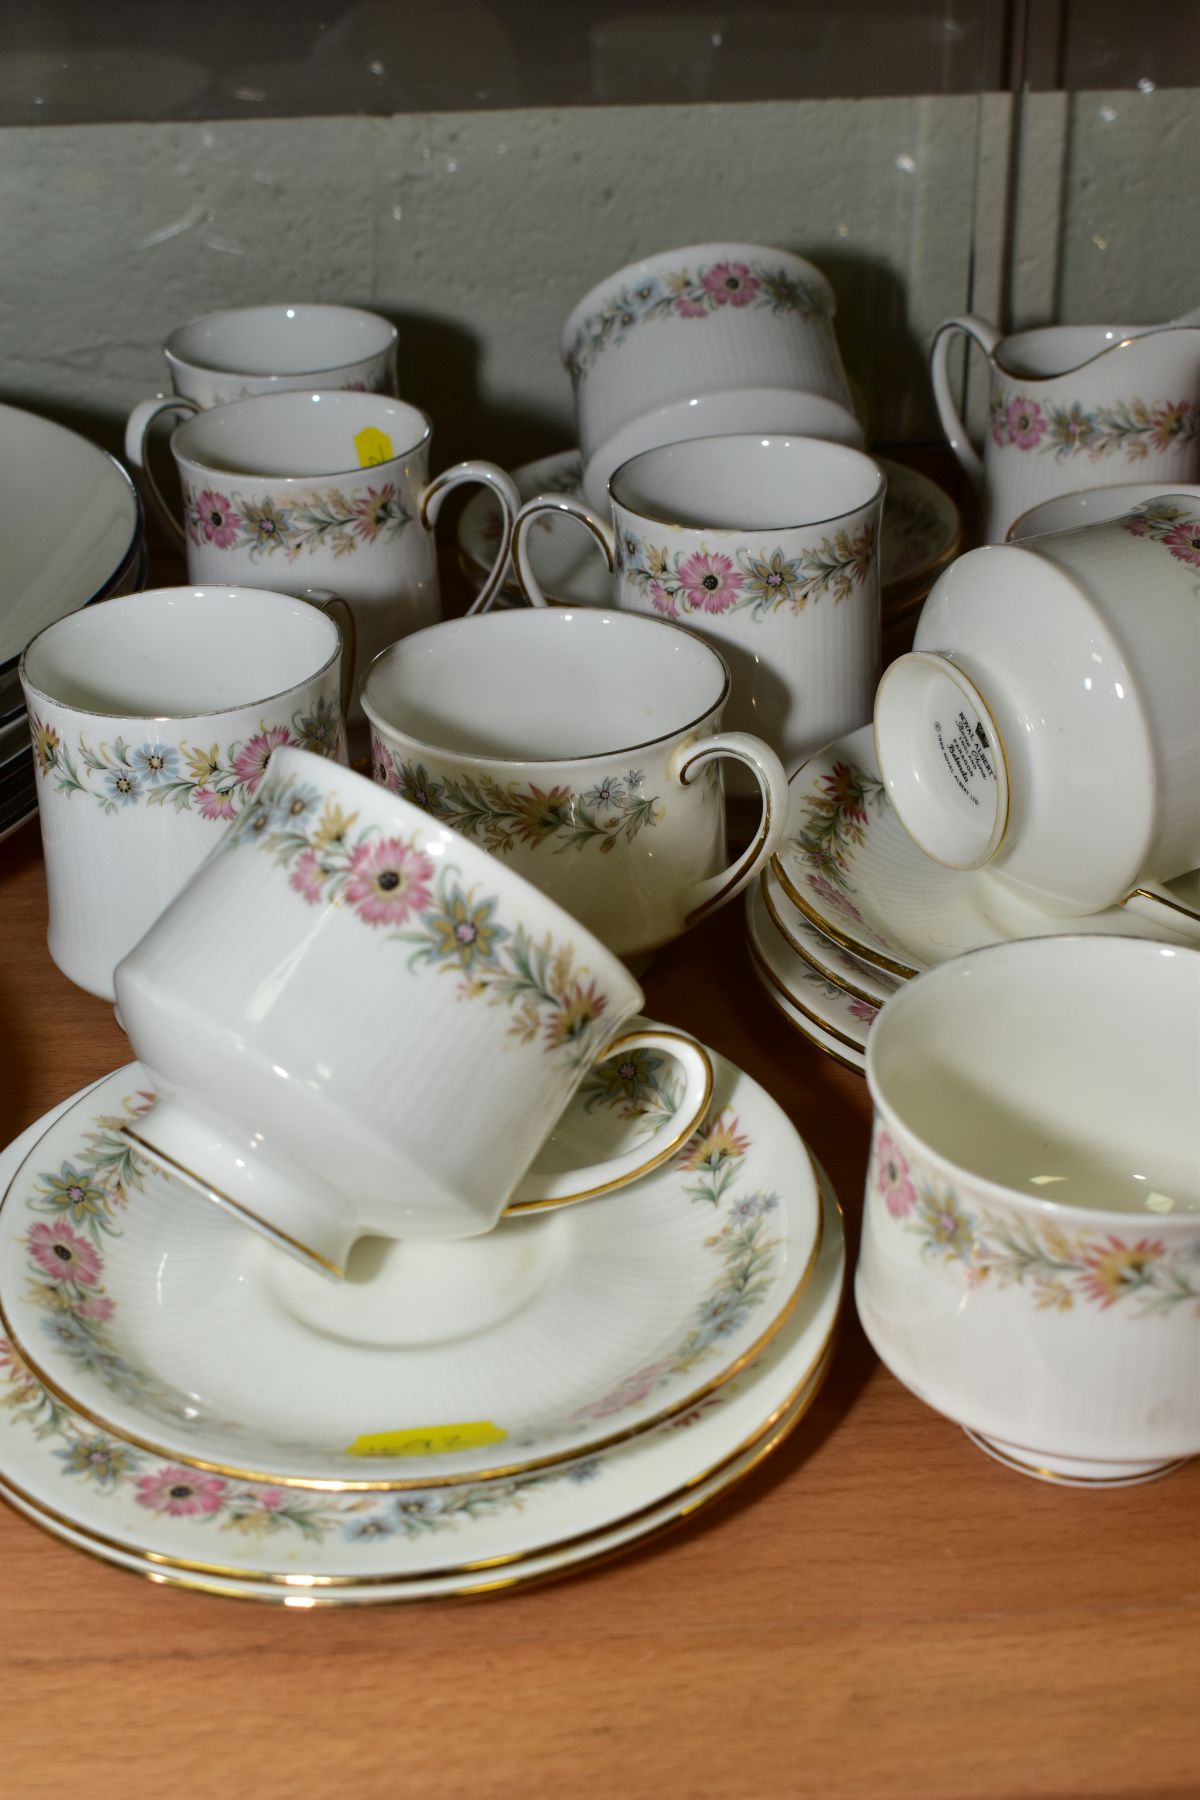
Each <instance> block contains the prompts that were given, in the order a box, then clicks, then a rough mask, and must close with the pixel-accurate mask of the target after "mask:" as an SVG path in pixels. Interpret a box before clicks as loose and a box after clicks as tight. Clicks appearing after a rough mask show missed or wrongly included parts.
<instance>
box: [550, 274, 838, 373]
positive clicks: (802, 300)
mask: <svg viewBox="0 0 1200 1800" xmlns="http://www.w3.org/2000/svg"><path fill="white" fill-rule="evenodd" d="M744 306H751V307H760V308H761V307H765V308H768V309H769V310H770V311H771V312H773V313H775V314H783V313H797V314H799V316H800V317H801V318H802V319H808V318H811V317H813V315H814V314H823V313H825V312H827V311H828V302H827V300H826V298H825V295H824V294H823V292H822V291H821V290H820V289H819V288H818V287H816V286H814V285H813V284H812V283H811V282H809V281H806V280H805V279H804V277H803V276H800V275H795V274H792V273H790V272H789V271H788V270H787V269H786V268H783V267H780V268H771V267H769V266H768V265H767V264H765V263H759V262H755V263H744V262H737V261H735V260H733V259H732V258H725V259H722V261H720V262H715V263H709V264H708V266H707V267H706V268H702V269H697V270H694V271H693V270H690V269H679V270H677V271H675V272H673V273H671V274H668V275H662V276H658V275H651V276H647V278H646V280H645V281H642V282H639V283H638V284H637V285H636V286H632V287H624V288H622V289H621V290H620V291H619V292H618V293H616V294H614V295H613V296H612V298H611V299H610V300H607V301H606V302H605V303H604V305H603V306H602V307H600V309H599V310H598V311H596V312H594V313H589V314H588V316H587V318H585V319H584V320H583V322H582V324H581V325H580V327H579V329H578V331H577V332H576V333H575V336H574V338H573V339H572V342H571V344H570V347H569V348H568V350H567V351H566V353H565V355H564V357H563V361H564V362H565V363H566V366H567V369H568V371H569V372H570V376H571V379H572V381H573V382H575V383H576V385H578V383H579V380H580V378H581V377H582V376H583V375H584V374H585V372H586V371H587V370H588V369H589V368H590V367H591V366H592V364H593V363H594V362H595V361H596V359H597V357H599V356H600V355H602V354H603V352H604V351H605V350H608V349H610V348H611V347H612V345H614V344H621V343H623V342H624V341H625V339H626V337H627V336H628V335H629V333H630V332H631V331H632V330H634V329H635V327H637V326H639V325H644V324H646V323H647V322H648V321H650V320H654V319H705V318H711V317H712V315H713V314H714V313H717V312H722V311H724V310H725V309H726V308H727V307H734V308H737V309H740V308H741V307H744Z"/></svg>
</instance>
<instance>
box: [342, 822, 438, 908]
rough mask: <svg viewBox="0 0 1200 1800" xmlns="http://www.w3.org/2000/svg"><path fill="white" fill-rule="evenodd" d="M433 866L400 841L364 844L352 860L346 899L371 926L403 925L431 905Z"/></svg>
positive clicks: (427, 859) (419, 852)
mask: <svg viewBox="0 0 1200 1800" xmlns="http://www.w3.org/2000/svg"><path fill="white" fill-rule="evenodd" d="M432 881H433V864H432V862H431V861H430V859H429V858H428V857H427V856H426V855H425V853H424V851H422V850H418V849H417V848H416V846H415V845H414V844H406V843H404V842H403V841H402V839H400V838H382V839H381V840H380V841H379V842H378V843H375V844H362V845H360V847H359V848H358V849H357V850H356V851H355V852H354V855H353V856H352V857H351V859H350V876H349V879H348V881H347V882H346V898H347V900H349V902H350V904H351V905H352V906H354V907H357V909H358V916H359V918H360V919H365V920H366V921H367V923H368V925H403V924H404V922H405V920H406V919H408V917H409V916H410V914H412V913H414V912H420V911H421V910H422V909H423V908H424V907H426V906H428V905H429V897H430V884H431V882H432Z"/></svg>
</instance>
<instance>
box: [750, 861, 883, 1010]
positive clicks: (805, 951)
mask: <svg viewBox="0 0 1200 1800" xmlns="http://www.w3.org/2000/svg"><path fill="white" fill-rule="evenodd" d="M762 895H763V903H764V904H765V906H766V909H767V911H768V913H769V914H770V915H771V919H772V921H773V923H774V926H775V929H776V931H777V932H778V933H779V935H780V937H781V938H782V939H783V940H784V942H785V943H786V944H787V945H788V946H789V947H790V948H791V949H792V950H794V951H795V953H796V955H797V956H798V957H800V958H801V959H802V960H803V961H804V962H806V963H808V964H809V965H810V966H811V967H812V968H813V969H815V970H816V972H817V974H818V975H823V976H825V977H826V979H827V980H829V981H832V982H833V983H834V984H835V986H837V987H840V988H844V989H845V990H846V992H847V993H848V994H853V995H854V997H855V998H856V999H858V1000H866V1001H868V1002H869V1003H870V1005H872V1006H875V1007H880V1006H882V1005H883V1004H884V1003H885V1001H887V1000H889V999H890V998H891V996H892V995H893V994H894V993H895V992H896V989H897V988H898V987H899V986H900V982H899V979H898V977H896V976H894V975H885V974H884V972H883V970H882V969H877V968H875V967H874V966H873V964H871V963H869V962H864V961H863V959H862V957H860V956H851V954H850V952H849V951H848V950H843V949H842V946H841V945H840V944H835V943H834V941H833V939H832V938H827V937H826V936H825V933H824V932H823V931H818V930H817V928H816V926H815V925H812V924H810V922H809V921H808V920H807V919H806V918H805V916H804V914H803V913H802V912H801V911H800V908H799V907H798V906H796V905H795V904H794V903H793V902H792V901H791V900H789V899H788V897H787V895H786V894H785V893H784V891H783V889H782V888H781V887H780V885H779V882H778V880H777V878H776V876H775V875H774V873H773V872H772V871H771V870H770V869H768V870H766V872H765V873H764V875H763V877H762Z"/></svg>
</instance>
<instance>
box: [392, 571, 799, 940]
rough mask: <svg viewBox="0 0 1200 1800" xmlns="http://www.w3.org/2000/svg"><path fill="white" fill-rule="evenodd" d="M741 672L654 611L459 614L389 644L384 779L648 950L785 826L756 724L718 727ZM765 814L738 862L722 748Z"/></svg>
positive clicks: (721, 889)
mask: <svg viewBox="0 0 1200 1800" xmlns="http://www.w3.org/2000/svg"><path fill="white" fill-rule="evenodd" d="M728 694H729V671H728V669H727V668H726V666H725V663H724V661H723V660H722V658H721V657H720V656H719V655H717V653H716V652H715V651H714V650H712V649H710V648H709V646H708V645H707V644H704V643H702V642H701V640H700V639H699V638H697V637H693V636H692V634H691V633H690V632H685V631H680V630H678V629H677V628H675V627H672V626H669V625H664V624H662V623H660V622H659V621H657V620H650V619H637V618H632V617H630V616H629V615H628V614H625V613H610V612H602V611H599V610H593V609H591V608H587V607H585V608H583V609H582V610H575V609H573V608H572V609H567V608H560V607H554V608H546V609H539V610H536V611H528V610H522V611H515V612H506V613H495V614H492V615H491V616H490V617H488V618H483V619H461V620H452V621H449V622H447V623H446V624H444V625H435V626H433V627H432V628H431V629H430V630H429V631H421V632H416V633H414V634H413V636H412V637H408V638H405V639H403V640H402V641H401V642H400V643H398V644H393V645H392V647H391V649H390V650H385V651H384V653H383V655H382V656H380V657H377V658H376V660H375V662H374V664H373V665H372V667H371V669H370V672H369V673H368V676H367V680H366V683H365V685H364V688H363V704H364V707H365V709H366V713H367V717H368V718H369V719H370V721H371V731H372V736H371V754H372V765H373V770H374V775H375V779H376V781H379V782H382V783H383V785H384V786H385V787H388V788H390V789H391V790H392V791H393V793H398V794H401V795H403V797H404V798H405V799H406V800H409V801H411V802H413V803H414V804H415V805H417V806H420V807H423V808H424V809H425V811H426V812H429V813H432V814H433V816H434V817H435V818H438V819H444V820H445V821H446V823H447V824H450V825H453V826H454V827H455V828H456V829H457V830H458V831H461V832H463V833H464V834H465V835H466V836H468V837H470V838H471V839H472V840H473V841H474V842H475V843H477V844H481V845H482V846H483V848H484V849H485V850H490V851H491V852H492V853H493V854H494V855H495V856H498V857H500V858H501V859H502V860H503V861H505V862H506V863H508V864H509V865H510V866H511V867H512V868H514V869H519V870H520V872H521V874H522V875H524V876H525V877H526V879H527V880H529V881H532V882H534V883H535V884H536V885H537V886H538V887H540V888H541V889H542V890H543V891H544V892H545V893H547V894H550V895H552V896H553V897H554V899H555V900H557V901H558V903H559V905H560V906H563V907H565V908H566V910H567V911H568V912H570V913H571V914H573V915H574V917H575V918H577V919H579V920H580V921H581V922H582V923H583V924H584V925H586V926H587V927H588V929H589V930H590V931H594V932H595V934H596V936H597V937H598V938H600V939H601V941H602V942H603V943H605V944H607V945H608V947H609V949H610V950H613V951H615V952H616V954H617V955H618V956H622V957H625V958H626V959H627V960H629V961H631V962H638V961H641V960H643V959H644V958H645V957H646V956H648V955H649V954H650V953H651V952H652V951H654V950H655V949H657V947H658V946H659V945H660V944H665V943H667V942H668V941H669V940H670V939H672V938H676V937H678V936H679V935H680V933H681V932H683V931H685V930H687V929H688V927H689V926H691V925H694V924H697V923H698V922H699V921H700V920H701V919H704V918H707V916H708V915H709V914H710V913H711V912H713V911H715V909H716V908H717V907H719V906H723V905H724V904H725V902H726V901H728V900H732V898H733V896H734V895H735V894H737V893H740V892H741V890H742V889H743V888H744V887H745V885H746V883H747V882H748V881H749V880H750V879H751V877H752V876H754V875H755V874H756V873H757V872H758V870H759V869H760V868H761V867H762V866H763V865H764V864H765V862H766V860H767V858H768V857H770V856H771V855H772V854H773V852H774V850H775V848H776V846H777V845H778V843H779V841H780V838H781V836H782V832H783V826H784V822H785V819H786V815H787V799H788V796H787V781H786V778H785V776H784V772H783V768H782V766H781V764H780V762H779V759H778V758H777V757H776V756H775V754H774V752H773V751H772V750H770V749H769V748H768V747H767V745H766V744H764V743H763V742H762V740H761V738H756V737H751V736H749V735H748V734H746V733H743V732H728V731H722V730H721V729H720V726H721V720H722V713H723V709H724V707H725V705H726V701H727V698H728ZM722 758H732V759H733V760H734V761H736V762H738V763H740V764H741V765H742V766H743V767H745V768H748V769H749V770H750V772H751V774H752V775H753V777H754V779H755V781H756V783H757V785H758V791H759V792H760V794H761V797H762V822H761V825H760V827H759V829H758V831H757V833H756V834H755V837H754V842H753V843H752V845H751V847H750V849H749V850H748V851H747V852H746V853H745V854H744V855H743V856H742V857H741V858H739V860H738V861H737V862H735V863H734V864H733V865H732V866H731V867H729V866H727V858H726V850H725V801H724V795H723V793H722V783H721V777H720V762H721V759H722Z"/></svg>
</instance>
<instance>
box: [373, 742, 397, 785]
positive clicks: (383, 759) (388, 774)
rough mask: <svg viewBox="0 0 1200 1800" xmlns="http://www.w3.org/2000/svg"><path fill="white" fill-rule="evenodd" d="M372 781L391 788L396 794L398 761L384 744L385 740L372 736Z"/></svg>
mask: <svg viewBox="0 0 1200 1800" xmlns="http://www.w3.org/2000/svg"><path fill="white" fill-rule="evenodd" d="M371 780H372V781H377V782H378V783H379V785H380V787H385V788H391V790H392V792H393V793H396V792H397V790H398V787H399V780H398V777H397V775H396V759H395V758H394V756H393V755H392V753H391V751H390V750H389V749H388V747H387V745H386V744H385V743H384V741H383V739H382V738H380V737H376V736H375V735H374V734H373V733H372V736H371Z"/></svg>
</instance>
